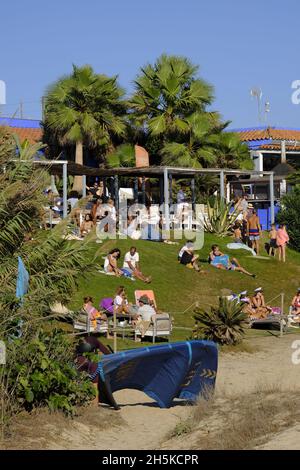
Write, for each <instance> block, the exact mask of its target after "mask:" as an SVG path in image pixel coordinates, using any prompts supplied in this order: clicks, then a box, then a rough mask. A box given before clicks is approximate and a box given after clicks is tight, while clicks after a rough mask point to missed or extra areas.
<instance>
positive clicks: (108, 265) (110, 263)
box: [104, 248, 123, 277]
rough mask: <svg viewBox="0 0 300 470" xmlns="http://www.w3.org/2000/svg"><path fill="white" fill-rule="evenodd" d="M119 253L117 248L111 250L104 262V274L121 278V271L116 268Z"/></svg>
mask: <svg viewBox="0 0 300 470" xmlns="http://www.w3.org/2000/svg"><path fill="white" fill-rule="evenodd" d="M120 256H121V251H120V250H119V248H114V249H113V250H111V251H110V252H109V253H108V255H107V256H106V258H105V261H104V271H105V272H106V273H112V274H115V275H116V276H118V277H120V276H123V273H122V271H121V270H120V269H119V268H118V259H120Z"/></svg>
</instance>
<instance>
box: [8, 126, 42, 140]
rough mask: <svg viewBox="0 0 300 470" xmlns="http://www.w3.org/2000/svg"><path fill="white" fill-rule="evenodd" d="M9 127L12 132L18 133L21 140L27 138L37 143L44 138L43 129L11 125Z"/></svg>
mask: <svg viewBox="0 0 300 470" xmlns="http://www.w3.org/2000/svg"><path fill="white" fill-rule="evenodd" d="M8 129H9V131H10V132H11V133H12V134H17V135H18V137H19V139H20V142H23V141H24V140H25V139H27V140H29V142H30V143H31V144H35V143H36V142H40V141H41V140H42V136H43V132H42V129H26V128H25V127H9V128H8Z"/></svg>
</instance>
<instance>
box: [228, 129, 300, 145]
mask: <svg viewBox="0 0 300 470" xmlns="http://www.w3.org/2000/svg"><path fill="white" fill-rule="evenodd" d="M231 132H236V133H237V134H239V136H240V138H241V140H242V141H243V142H249V141H252V140H269V139H270V140H299V141H300V129H280V128H276V127H254V128H247V129H233V130H232V131H231Z"/></svg>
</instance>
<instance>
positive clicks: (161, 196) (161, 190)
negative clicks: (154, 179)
mask: <svg viewBox="0 0 300 470" xmlns="http://www.w3.org/2000/svg"><path fill="white" fill-rule="evenodd" d="M163 203H164V179H163V177H162V176H160V177H159V204H160V205H162V204H163Z"/></svg>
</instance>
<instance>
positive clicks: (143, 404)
mask: <svg viewBox="0 0 300 470" xmlns="http://www.w3.org/2000/svg"><path fill="white" fill-rule="evenodd" d="M114 396H115V398H116V401H117V403H118V404H119V405H120V406H121V410H120V411H116V413H117V414H118V415H119V416H120V417H121V419H122V421H123V422H122V424H121V425H115V426H112V427H109V428H108V429H107V430H106V431H105V432H103V429H102V428H101V424H100V426H99V427H96V426H90V425H85V424H82V423H74V426H73V427H71V428H70V427H69V428H66V429H64V430H63V431H62V432H61V433H60V437H59V440H57V439H56V438H54V439H50V440H49V441H48V445H47V448H48V449H89V450H96V449H98V450H116V449H119V450H124V449H128V450H134V449H157V448H159V447H160V444H161V443H162V441H163V440H164V438H165V437H166V435H167V433H168V432H169V431H170V430H172V429H174V427H175V426H176V424H177V422H178V421H179V420H180V419H181V418H182V419H185V418H186V417H187V416H188V413H189V407H188V406H186V405H184V406H183V405H181V404H180V403H178V404H177V405H175V406H173V407H172V408H169V409H160V408H159V407H158V406H157V405H156V404H155V403H154V402H153V401H152V400H151V399H150V398H148V397H147V396H146V395H145V394H143V393H142V392H139V391H137V390H121V391H119V392H117V393H115V394H114ZM95 413H97V409H96V410H95ZM49 431H50V434H52V435H53V430H50V429H49Z"/></svg>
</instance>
